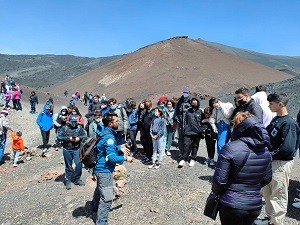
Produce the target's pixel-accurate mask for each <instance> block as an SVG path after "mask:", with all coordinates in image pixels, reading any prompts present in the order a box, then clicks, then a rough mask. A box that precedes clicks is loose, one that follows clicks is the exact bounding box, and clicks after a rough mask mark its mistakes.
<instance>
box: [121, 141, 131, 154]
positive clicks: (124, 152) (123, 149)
mask: <svg viewBox="0 0 300 225" xmlns="http://www.w3.org/2000/svg"><path fill="white" fill-rule="evenodd" d="M121 151H122V152H123V154H124V155H128V154H129V153H130V150H129V149H128V148H127V147H126V144H122V145H121Z"/></svg>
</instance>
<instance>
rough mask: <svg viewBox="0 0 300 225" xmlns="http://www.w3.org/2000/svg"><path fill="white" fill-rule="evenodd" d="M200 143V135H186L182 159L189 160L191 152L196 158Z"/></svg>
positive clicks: (192, 156) (193, 157)
mask: <svg viewBox="0 0 300 225" xmlns="http://www.w3.org/2000/svg"><path fill="white" fill-rule="evenodd" d="M199 143H200V135H185V136H184V147H183V149H184V150H183V153H182V159H183V160H184V161H188V159H189V156H190V154H191V158H192V159H194V160H195V159H196V157H197V152H198V148H199Z"/></svg>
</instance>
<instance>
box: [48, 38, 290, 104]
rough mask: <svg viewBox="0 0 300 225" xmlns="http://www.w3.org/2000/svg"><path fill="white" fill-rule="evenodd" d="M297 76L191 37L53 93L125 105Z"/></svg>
mask: <svg viewBox="0 0 300 225" xmlns="http://www.w3.org/2000/svg"><path fill="white" fill-rule="evenodd" d="M291 77H292V76H290V75H288V74H286V73H283V72H279V71H276V70H273V69H271V68H268V67H265V66H262V65H260V64H257V63H254V62H251V61H249V60H246V59H243V58H239V57H236V56H233V55H229V54H226V53H223V52H220V51H218V50H215V49H212V48H210V47H207V46H205V45H203V44H201V43H199V42H196V41H193V40H191V39H188V38H186V37H177V38H171V39H168V40H165V41H161V42H158V43H155V44H152V45H149V46H146V47H144V48H141V49H139V50H137V51H135V52H133V53H130V54H128V55H124V56H123V57H121V58H118V59H116V60H114V61H112V62H110V63H108V64H106V65H104V66H102V67H100V68H98V69H95V70H93V71H91V72H88V73H86V74H84V75H81V76H79V77H77V78H74V79H72V80H70V81H68V82H65V83H63V84H61V85H56V86H55V87H50V88H51V90H49V91H50V92H52V93H62V92H63V90H65V89H67V90H69V93H72V92H75V91H77V90H78V91H80V92H81V93H83V92H84V91H88V92H92V93H93V94H100V95H101V94H102V93H105V94H106V96H109V97H116V98H117V99H119V100H124V99H126V98H127V97H136V98H137V99H142V98H145V97H154V96H158V95H165V96H167V97H172V96H178V95H180V94H181V91H182V89H183V87H185V86H188V87H190V89H191V90H192V91H193V92H196V93H201V94H208V95H213V96H220V95H223V94H227V93H232V92H234V91H235V90H236V89H237V88H239V87H241V86H246V87H252V86H255V85H258V84H265V83H273V82H278V81H282V80H285V79H288V78H291Z"/></svg>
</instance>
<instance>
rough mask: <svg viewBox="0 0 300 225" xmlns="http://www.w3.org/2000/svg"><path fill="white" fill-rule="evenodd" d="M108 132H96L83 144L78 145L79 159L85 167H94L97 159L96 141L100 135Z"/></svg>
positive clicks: (102, 135)
mask: <svg viewBox="0 0 300 225" xmlns="http://www.w3.org/2000/svg"><path fill="white" fill-rule="evenodd" d="M108 134H110V132H108V131H107V132H104V133H101V135H99V134H96V135H94V136H93V137H90V138H88V139H87V140H86V141H85V142H84V144H83V145H82V146H81V147H80V155H79V156H80V160H81V162H82V163H83V165H85V167H87V168H94V167H95V166H96V164H97V162H98V160H99V158H100V157H99V158H98V159H97V151H98V150H97V143H98V142H99V141H100V139H101V138H102V137H104V136H105V135H108Z"/></svg>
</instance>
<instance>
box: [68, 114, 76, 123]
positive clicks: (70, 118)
mask: <svg viewBox="0 0 300 225" xmlns="http://www.w3.org/2000/svg"><path fill="white" fill-rule="evenodd" d="M69 120H70V122H77V116H76V115H71V116H70V117H69Z"/></svg>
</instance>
